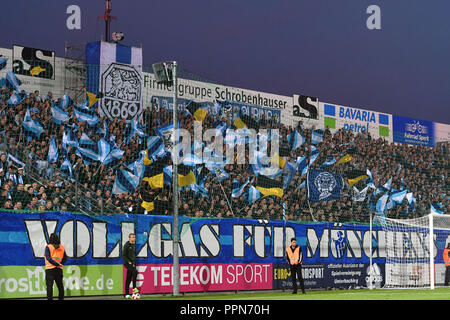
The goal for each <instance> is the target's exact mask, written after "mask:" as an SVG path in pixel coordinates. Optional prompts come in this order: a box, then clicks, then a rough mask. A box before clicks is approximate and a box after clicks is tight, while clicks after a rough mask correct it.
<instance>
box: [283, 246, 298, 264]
mask: <svg viewBox="0 0 450 320" xmlns="http://www.w3.org/2000/svg"><path fill="white" fill-rule="evenodd" d="M286 253H287V255H288V257H289V261H290V263H291V264H298V263H299V262H300V246H297V247H296V248H295V249H294V252H292V249H291V247H290V246H289V247H288V248H286ZM300 264H301V262H300Z"/></svg>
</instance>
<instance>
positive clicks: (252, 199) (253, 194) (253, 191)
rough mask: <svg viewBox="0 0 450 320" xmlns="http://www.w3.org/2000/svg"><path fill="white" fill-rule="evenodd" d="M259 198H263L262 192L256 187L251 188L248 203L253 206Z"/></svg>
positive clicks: (248, 192)
mask: <svg viewBox="0 0 450 320" xmlns="http://www.w3.org/2000/svg"><path fill="white" fill-rule="evenodd" d="M259 198H261V192H260V191H259V190H258V189H257V188H255V187H254V186H250V187H249V188H248V191H247V202H248V203H249V204H253V203H254V202H255V201H257V200H258V199H259Z"/></svg>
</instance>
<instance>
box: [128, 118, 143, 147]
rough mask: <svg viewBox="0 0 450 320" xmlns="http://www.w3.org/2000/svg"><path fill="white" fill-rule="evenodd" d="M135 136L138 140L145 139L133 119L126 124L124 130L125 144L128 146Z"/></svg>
mask: <svg viewBox="0 0 450 320" xmlns="http://www.w3.org/2000/svg"><path fill="white" fill-rule="evenodd" d="M136 134H137V135H138V137H139V138H140V139H142V138H144V137H145V133H144V131H143V130H142V129H141V128H140V127H139V124H138V122H137V120H136V119H133V120H131V121H130V122H129V123H128V124H127V126H126V129H125V144H129V143H130V141H131V139H133V138H134V136H135V135H136Z"/></svg>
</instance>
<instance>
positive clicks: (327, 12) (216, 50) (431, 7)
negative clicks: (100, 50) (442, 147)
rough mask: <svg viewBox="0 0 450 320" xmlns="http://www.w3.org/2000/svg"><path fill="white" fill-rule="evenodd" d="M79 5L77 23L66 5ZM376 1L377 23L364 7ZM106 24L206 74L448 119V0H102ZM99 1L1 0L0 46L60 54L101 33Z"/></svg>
mask: <svg viewBox="0 0 450 320" xmlns="http://www.w3.org/2000/svg"><path fill="white" fill-rule="evenodd" d="M71 4H78V5H79V6H80V8H81V30H75V31H70V30H68V29H67V28H66V19H67V17H68V15H67V14H66V8H67V7H68V6H69V5H71ZM372 4H376V5H379V6H380V8H381V27H382V29H381V30H368V29H367V28H366V19H367V18H368V16H369V15H368V14H366V9H367V7H368V6H369V5H372ZM112 8H113V11H112V15H114V16H117V17H118V20H115V21H113V22H112V24H111V31H122V32H124V33H125V40H124V44H127V45H140V44H141V43H142V46H143V52H144V64H145V65H151V64H152V63H154V62H158V61H162V60H174V59H175V60H177V61H178V62H179V64H180V65H181V67H183V68H184V69H187V70H190V71H192V72H193V73H195V74H198V75H199V76H201V77H203V78H205V79H210V80H214V81H215V82H218V83H221V84H224V85H231V86H235V87H241V88H246V89H253V90H258V91H265V92H270V93H276V94H281V95H288V96H291V95H293V94H298V93H302V94H305V95H311V96H317V97H319V99H320V100H321V101H325V102H331V103H337V104H342V105H350V106H359V107H366V108H367V109H371V110H376V111H380V112H388V113H392V114H397V115H402V116H408V117H415V118H419V119H424V120H431V121H436V122H443V123H450V61H449V60H450V1H448V0H433V1H426V0H421V1H418V0H395V1H393V0H383V1H380V0H340V1H328V0H327V1H325V0H308V1H306V0H276V1H274V0H227V1H214V0H190V1H181V0H151V1H148V0H146V1H144V0H127V1H125V0H112ZM103 11H104V1H103V0H78V1H76V0H43V1H34V0H26V1H25V0H8V1H6V0H5V1H2V10H1V12H0V30H2V33H3V35H2V37H0V47H6V48H11V47H12V45H13V44H19V45H26V46H31V47H37V48H43V49H51V50H55V51H56V52H57V55H58V56H64V43H65V41H67V42H69V43H71V44H78V43H83V42H89V41H96V40H99V39H100V38H101V37H102V36H103V34H104V23H103V21H99V20H97V16H101V15H102V14H103Z"/></svg>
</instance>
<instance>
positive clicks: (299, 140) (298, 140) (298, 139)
mask: <svg viewBox="0 0 450 320" xmlns="http://www.w3.org/2000/svg"><path fill="white" fill-rule="evenodd" d="M287 139H288V142H289V146H290V147H291V150H295V149H297V148H300V146H301V145H302V144H304V143H305V138H304V137H303V136H302V135H301V134H300V133H298V131H297V130H296V131H294V132H292V133H290V134H288V135H287Z"/></svg>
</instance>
